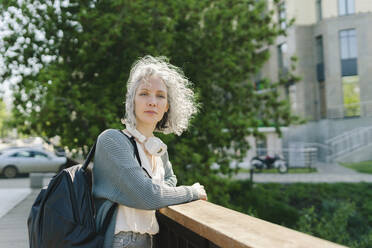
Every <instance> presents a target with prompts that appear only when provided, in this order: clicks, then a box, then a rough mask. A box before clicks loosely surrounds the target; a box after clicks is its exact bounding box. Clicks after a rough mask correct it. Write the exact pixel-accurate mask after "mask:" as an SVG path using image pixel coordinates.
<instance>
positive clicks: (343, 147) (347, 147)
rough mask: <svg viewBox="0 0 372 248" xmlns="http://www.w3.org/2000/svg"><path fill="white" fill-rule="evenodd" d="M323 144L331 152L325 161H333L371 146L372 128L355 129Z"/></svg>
mask: <svg viewBox="0 0 372 248" xmlns="http://www.w3.org/2000/svg"><path fill="white" fill-rule="evenodd" d="M325 143H326V145H327V146H328V147H329V149H330V151H331V153H330V154H329V155H328V156H327V161H335V160H337V158H338V157H341V156H346V155H349V154H351V153H352V152H354V151H356V150H359V149H362V148H364V147H367V146H369V145H372V126H371V127H359V128H355V129H353V130H351V131H348V132H344V133H342V134H340V135H337V136H335V137H333V138H331V139H328V140H326V142H325Z"/></svg>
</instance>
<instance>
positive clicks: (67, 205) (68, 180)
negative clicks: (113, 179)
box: [27, 130, 143, 248]
mask: <svg viewBox="0 0 372 248" xmlns="http://www.w3.org/2000/svg"><path fill="white" fill-rule="evenodd" d="M119 131H120V130H119ZM125 136H126V135H125ZM126 137H127V136H126ZM128 138H129V137H128ZM129 139H130V141H131V143H132V144H133V146H134V151H135V156H136V157H137V160H138V161H139V163H140V165H141V160H140V158H139V154H138V150H137V145H136V143H135V141H134V138H133V137H132V138H129ZM95 148H96V144H94V146H93V147H92V149H91V150H90V152H89V154H88V157H87V158H86V160H85V162H84V164H83V165H75V166H73V167H70V168H67V169H64V170H62V171H61V172H60V173H58V174H57V175H55V176H54V177H53V178H52V180H51V181H50V183H49V185H48V186H47V187H46V188H43V189H42V190H41V191H40V193H39V195H38V197H37V198H36V200H35V202H34V204H33V205H32V208H31V212H30V215H29V217H28V219H27V225H28V236H29V244H30V248H59V247H61V248H62V247H63V248H67V247H81V248H88V247H89V248H93V247H95V248H98V247H99V248H101V247H103V242H104V235H105V232H106V230H107V227H108V225H109V223H110V220H111V217H112V215H113V214H114V211H115V209H116V206H117V203H115V204H113V206H112V207H111V208H110V210H109V212H108V214H107V215H106V218H105V220H104V222H103V226H102V228H101V229H100V230H96V225H95V214H96V211H95V207H94V200H93V196H92V172H91V170H90V169H89V168H88V164H89V162H90V161H91V159H92V158H93V156H94V152H95ZM141 167H142V165H141ZM142 168H143V167H142Z"/></svg>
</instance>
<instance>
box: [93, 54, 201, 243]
mask: <svg viewBox="0 0 372 248" xmlns="http://www.w3.org/2000/svg"><path fill="white" fill-rule="evenodd" d="M189 86H190V82H189V81H188V80H187V79H186V78H185V77H184V76H183V74H182V72H181V71H180V70H179V69H178V68H177V67H175V66H173V65H170V64H168V63H167V62H166V59H165V58H164V57H158V58H155V57H151V56H146V57H143V58H142V59H140V60H138V61H137V62H136V63H135V64H134V65H133V67H132V69H131V71H130V75H129V79H128V84H127V96H126V104H125V106H126V116H125V120H124V121H123V123H124V124H125V125H126V129H124V130H122V133H120V132H119V131H118V130H114V129H109V130H106V131H104V132H103V133H101V134H100V135H99V137H98V140H97V146H96V152H95V157H94V166H93V180H94V184H93V195H94V197H95V199H96V200H95V202H96V207H97V210H98V211H97V218H96V221H97V223H96V224H97V227H100V226H101V225H102V222H103V219H104V217H105V216H106V214H107V212H108V209H110V207H111V206H112V205H113V203H114V202H116V203H118V207H117V209H116V211H115V213H114V215H113V217H112V219H111V222H110V225H109V227H108V229H107V231H106V234H105V245H104V247H107V248H109V247H110V248H111V247H115V248H116V247H120V248H122V247H152V235H154V234H156V233H157V232H158V231H159V226H158V223H157V221H156V218H155V210H156V209H159V208H162V207H165V206H169V205H174V204H180V203H184V202H189V201H193V200H198V199H204V200H206V199H207V195H206V192H205V190H204V187H203V186H201V185H200V184H199V183H195V184H194V185H192V186H178V187H176V183H177V179H176V176H175V175H174V173H173V170H172V165H171V163H170V162H169V160H168V155H167V153H166V145H165V144H164V143H163V142H162V141H161V140H160V139H158V138H156V137H154V135H153V132H154V131H157V132H163V133H165V134H168V133H175V134H177V135H180V134H181V133H182V132H183V131H184V130H186V128H187V126H188V122H189V120H190V118H191V117H192V115H193V114H195V113H196V110H197V109H196V106H195V102H194V93H193V91H192V90H191V89H190V88H189ZM124 134H125V135H124ZM126 136H127V137H126ZM128 137H134V138H135V141H136V142H135V144H136V146H137V148H138V154H139V159H140V161H137V159H136V156H135V155H134V154H135V149H134V146H133V145H132V143H131V142H130V140H129V139H128ZM138 162H141V164H142V168H141V165H140V163H138Z"/></svg>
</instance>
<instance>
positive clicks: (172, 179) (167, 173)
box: [162, 152, 177, 187]
mask: <svg viewBox="0 0 372 248" xmlns="http://www.w3.org/2000/svg"><path fill="white" fill-rule="evenodd" d="M162 160H163V167H164V183H165V184H166V185H168V186H170V187H176V186H177V177H176V175H175V174H174V172H173V168H172V164H171V162H169V158H168V152H166V153H165V154H164V155H163V157H162Z"/></svg>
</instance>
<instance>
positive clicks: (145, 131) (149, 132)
mask: <svg viewBox="0 0 372 248" xmlns="http://www.w3.org/2000/svg"><path fill="white" fill-rule="evenodd" d="M136 129H137V130H138V131H139V132H140V133H141V134H142V135H145V136H146V138H149V137H152V136H154V134H153V132H154V130H155V127H150V126H143V125H137V127H136Z"/></svg>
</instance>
